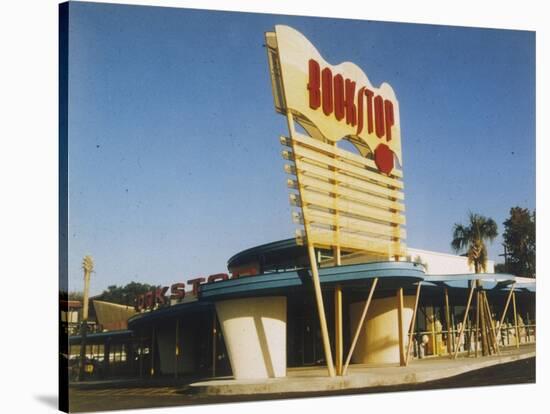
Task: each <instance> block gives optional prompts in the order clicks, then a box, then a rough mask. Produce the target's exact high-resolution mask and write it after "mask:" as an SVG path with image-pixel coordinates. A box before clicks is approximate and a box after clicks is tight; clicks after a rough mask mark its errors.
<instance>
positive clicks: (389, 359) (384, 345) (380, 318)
mask: <svg viewBox="0 0 550 414" xmlns="http://www.w3.org/2000/svg"><path fill="white" fill-rule="evenodd" d="M414 300H415V297H414V295H412V296H410V295H409V296H403V338H405V339H404V352H405V353H406V352H407V345H408V333H409V332H408V329H409V325H410V323H411V320H412V316H413V310H414ZM364 306H365V301H361V302H356V303H352V304H351V305H350V321H351V324H350V328H351V335H352V336H353V335H354V334H355V330H356V329H357V325H358V323H359V319H360V318H361V313H362V311H363V307H364ZM397 325H398V322H397V299H396V297H395V295H392V296H391V297H388V298H382V299H373V300H372V303H371V304H370V307H369V310H368V313H367V318H366V320H365V323H364V324H363V329H361V333H360V334H359V338H358V340H357V345H356V347H355V350H354V352H353V355H352V359H351V360H352V362H353V363H354V364H366V363H377V364H384V363H397V364H399V331H398V328H397Z"/></svg>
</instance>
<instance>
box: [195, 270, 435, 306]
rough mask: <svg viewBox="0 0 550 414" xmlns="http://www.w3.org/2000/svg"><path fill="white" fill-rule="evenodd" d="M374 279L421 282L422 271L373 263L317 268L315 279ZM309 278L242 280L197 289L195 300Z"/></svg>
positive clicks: (301, 273) (302, 273) (286, 275)
mask: <svg viewBox="0 0 550 414" xmlns="http://www.w3.org/2000/svg"><path fill="white" fill-rule="evenodd" d="M376 277H378V278H393V279H396V278H398V279H399V280H403V279H409V280H410V282H417V281H421V280H423V279H424V267H423V266H422V265H420V264H418V263H411V262H375V263H362V264H355V265H344V266H332V267H322V268H319V278H320V281H321V283H322V284H326V283H345V282H354V281H361V280H370V279H374V278H376ZM310 278H311V274H310V270H309V269H300V270H293V271H290V272H279V273H268V274H262V275H257V276H246V277H241V278H238V279H229V280H224V281H220V282H215V283H211V284H205V285H201V286H200V287H199V297H200V299H216V298H219V297H223V296H235V295H239V294H242V295H245V294H247V295H248V294H259V293H264V292H266V291H270V290H276V289H284V288H292V287H302V286H305V285H306V284H307V282H306V280H309V279H310ZM379 282H380V283H379V285H380V286H381V287H383V281H381V280H380V281H379Z"/></svg>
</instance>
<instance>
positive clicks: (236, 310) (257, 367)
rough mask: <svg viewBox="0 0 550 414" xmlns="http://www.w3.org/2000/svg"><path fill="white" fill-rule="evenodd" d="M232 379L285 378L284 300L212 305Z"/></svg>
mask: <svg viewBox="0 0 550 414" xmlns="http://www.w3.org/2000/svg"><path fill="white" fill-rule="evenodd" d="M216 312H217V315H218V319H219V321H220V326H221V329H222V332H223V337H224V339H225V344H226V346H227V352H228V354H229V361H230V362H231V368H232V370H233V376H234V377H235V379H254V378H257V379H261V378H275V377H284V376H285V375H286V318H287V315H286V297H284V296H271V297H254V298H244V299H231V300H225V301H221V302H217V303H216Z"/></svg>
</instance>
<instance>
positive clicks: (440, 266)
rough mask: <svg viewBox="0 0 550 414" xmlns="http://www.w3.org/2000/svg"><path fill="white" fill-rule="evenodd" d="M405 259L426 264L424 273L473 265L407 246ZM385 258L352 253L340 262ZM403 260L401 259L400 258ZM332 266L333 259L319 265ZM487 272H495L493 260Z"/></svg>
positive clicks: (471, 270) (463, 270)
mask: <svg viewBox="0 0 550 414" xmlns="http://www.w3.org/2000/svg"><path fill="white" fill-rule="evenodd" d="M404 259H405V260H407V261H417V259H420V262H421V263H423V264H427V269H426V273H427V274H433V275H453V274H466V273H474V267H473V266H468V258H467V257H464V256H458V255H455V254H448V253H439V252H432V251H429V250H421V249H414V248H412V247H408V248H407V257H405V258H404ZM382 260H387V259H385V258H383V257H380V256H373V255H369V254H364V253H354V254H351V255H346V256H343V257H342V264H345V265H347V264H358V263H369V262H376V261H382ZM402 260H403V259H402ZM327 266H334V260H333V259H327V260H324V261H323V262H322V263H321V267H327ZM487 273H495V262H494V261H493V260H488V261H487Z"/></svg>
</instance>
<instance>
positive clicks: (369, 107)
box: [365, 88, 374, 134]
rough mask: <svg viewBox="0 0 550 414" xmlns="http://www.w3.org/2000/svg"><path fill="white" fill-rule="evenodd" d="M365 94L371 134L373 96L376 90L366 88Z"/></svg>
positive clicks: (368, 128) (368, 126)
mask: <svg viewBox="0 0 550 414" xmlns="http://www.w3.org/2000/svg"><path fill="white" fill-rule="evenodd" d="M365 95H367V131H368V133H369V134H372V131H373V126H372V123H373V122H372V97H373V96H374V92H373V91H371V90H370V89H366V88H365Z"/></svg>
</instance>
